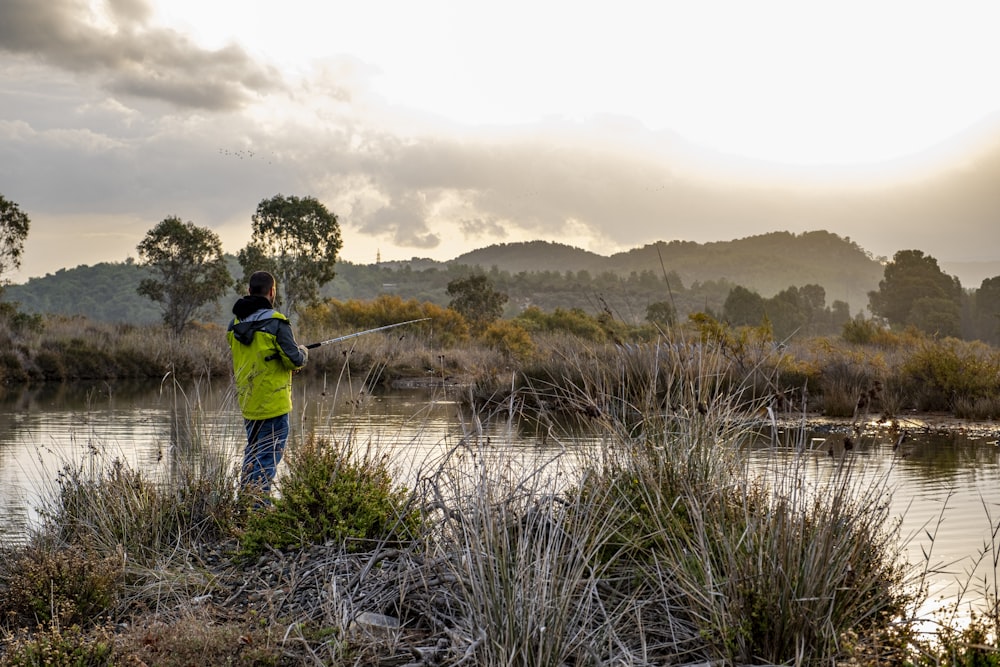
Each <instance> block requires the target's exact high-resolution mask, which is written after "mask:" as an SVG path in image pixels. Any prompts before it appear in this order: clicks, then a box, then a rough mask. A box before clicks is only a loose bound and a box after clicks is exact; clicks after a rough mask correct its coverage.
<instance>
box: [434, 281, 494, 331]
mask: <svg viewBox="0 0 1000 667" xmlns="http://www.w3.org/2000/svg"><path fill="white" fill-rule="evenodd" d="M448 296H450V297H453V298H452V300H451V302H450V303H449V304H448V307H449V308H451V309H452V310H455V311H456V312H458V313H460V314H461V315H462V317H464V318H465V320H466V321H467V322H468V323H469V328H470V329H471V330H472V332H473V333H475V334H479V333H482V332H483V331H485V330H486V328H487V327H488V326H489V325H490V324H492V323H493V322H495V321H497V320H498V319H500V316H501V315H503V307H504V306H505V305H506V303H507V300H508V297H507V295H506V294H504V293H503V292H498V291H496V289H494V288H493V283H492V281H490V279H489V278H487V277H486V276H484V275H482V274H475V275H471V276H468V277H467V278H455V279H454V280H452V281H451V282H449V283H448Z"/></svg>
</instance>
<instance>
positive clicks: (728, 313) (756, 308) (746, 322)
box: [722, 285, 765, 327]
mask: <svg viewBox="0 0 1000 667" xmlns="http://www.w3.org/2000/svg"><path fill="white" fill-rule="evenodd" d="M764 305H765V301H764V297H762V296H761V295H760V294H757V293H756V292H752V291H750V290H748V289H747V288H746V287H741V286H739V285H737V286H736V287H733V288H732V289H730V290H729V294H728V296H726V302H725V303H724V304H723V306H722V317H723V319H725V320H726V321H727V322H728V323H729V324H730V325H732V326H734V327H743V326H746V327H755V326H758V325H759V324H760V323H761V321H762V320H763V319H764Z"/></svg>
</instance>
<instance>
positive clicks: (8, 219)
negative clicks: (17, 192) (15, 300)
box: [0, 195, 31, 292]
mask: <svg viewBox="0 0 1000 667" xmlns="http://www.w3.org/2000/svg"><path fill="white" fill-rule="evenodd" d="M30 226H31V220H30V219H29V218H28V215H27V214H26V213H24V212H23V211H22V210H21V209H20V208H19V207H18V205H17V204H15V203H14V202H12V201H10V200H8V199H5V198H4V197H3V196H2V195H0V279H2V278H3V276H4V274H6V273H7V272H8V271H12V270H16V269H19V268H21V253H22V252H23V251H24V240H25V239H26V238H28V228H29V227H30ZM4 284H5V281H0V292H2V290H3V285H4Z"/></svg>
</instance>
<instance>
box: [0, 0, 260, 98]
mask: <svg viewBox="0 0 1000 667" xmlns="http://www.w3.org/2000/svg"><path fill="white" fill-rule="evenodd" d="M108 6H109V8H110V9H111V13H112V18H113V20H114V22H115V29H113V30H107V29H102V28H100V27H97V26H96V25H94V24H93V23H92V22H91V21H90V19H91V16H90V11H89V8H88V7H87V4H86V3H85V2H80V1H78V0H46V1H45V2H38V1H37V0H4V2H3V3H0V50H3V51H8V52H10V53H15V54H20V55H22V56H27V57H31V58H36V59H38V60H40V61H42V62H44V63H46V64H48V65H50V66H53V67H57V68H61V69H64V70H68V71H72V72H75V73H78V74H88V75H92V76H94V77H97V79H98V81H99V82H100V84H101V85H103V86H104V87H105V88H107V89H108V90H110V91H113V92H116V93H123V94H128V95H132V96H135V97H139V98H146V99H153V100H159V101H162V102H167V103H169V104H173V105H176V106H179V107H184V108H197V109H206V110H214V111H219V110H229V109H236V108H239V107H240V106H242V105H243V104H244V103H246V102H247V101H248V100H249V99H250V97H251V95H253V94H254V93H258V92H264V91H268V90H272V89H275V88H276V87H278V86H279V78H278V76H277V74H276V73H275V72H274V71H273V70H270V69H268V68H266V67H263V66H261V65H259V64H257V63H256V62H254V61H253V60H252V59H251V58H250V57H249V55H248V54H247V53H246V52H245V51H243V50H242V49H241V48H239V47H237V46H227V47H225V48H222V49H217V50H207V49H203V48H201V47H199V46H197V45H196V44H194V43H193V42H191V41H190V40H189V39H187V38H186V37H184V36H183V35H181V34H179V33H177V32H175V31H172V30H165V29H158V28H150V27H147V26H146V25H145V23H146V21H147V20H148V18H149V13H150V10H149V5H148V4H147V3H146V2H143V1H142V0H113V1H111V2H109V3H108Z"/></svg>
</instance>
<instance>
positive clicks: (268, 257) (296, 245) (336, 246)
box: [237, 194, 341, 317]
mask: <svg viewBox="0 0 1000 667" xmlns="http://www.w3.org/2000/svg"><path fill="white" fill-rule="evenodd" d="M252 222H253V226H252V230H253V232H252V236H251V239H250V243H249V244H248V245H247V246H246V247H245V248H244V249H243V250H240V252H239V254H238V256H237V258H238V259H239V262H240V266H242V267H243V272H244V279H243V282H242V286H245V285H246V283H247V280H249V277H250V274H252V273H253V272H254V271H270V272H271V273H272V274H274V277H275V279H276V280H277V281H278V293H279V295H280V297H279V303H280V304H281V305H282V306H283V309H284V312H285V314H286V315H288V316H289V317H292V316H294V314H295V313H296V312H297V309H298V308H300V307H305V306H309V305H313V304H315V303H317V302H318V301H319V289H320V287H322V286H323V285H325V284H326V283H328V282H330V281H331V280H333V278H334V276H335V275H336V274H335V272H334V266H335V265H336V263H337V253H338V252H340V247H341V240H340V225H339V223H338V222H337V216H336V215H334V214H333V213H331V212H330V211H328V210H327V208H326V206H324V205H323V204H321V203H320V202H319V201H318V200H317V199H315V198H314V197H301V198H300V197H294V196H292V197H285V196H284V195H280V194H278V195H275V196H274V197H271V198H270V199H264V200H262V201H261V202H260V204H258V205H257V211H256V213H254V214H253V217H252Z"/></svg>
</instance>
